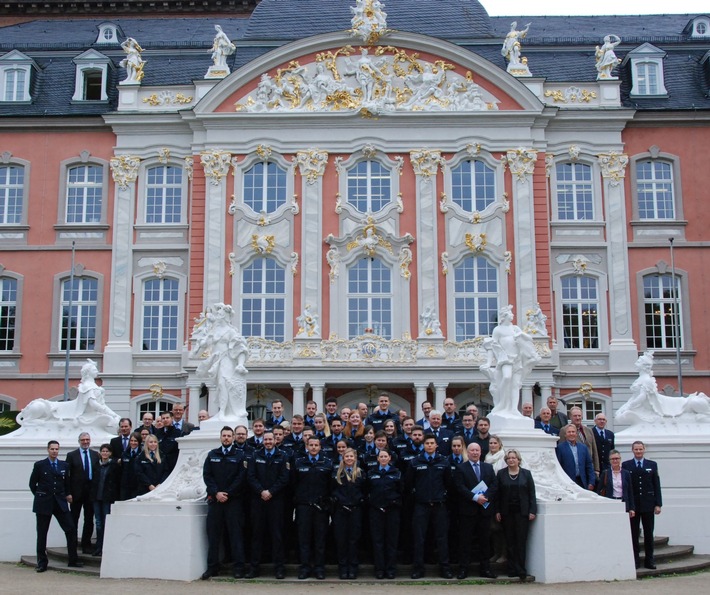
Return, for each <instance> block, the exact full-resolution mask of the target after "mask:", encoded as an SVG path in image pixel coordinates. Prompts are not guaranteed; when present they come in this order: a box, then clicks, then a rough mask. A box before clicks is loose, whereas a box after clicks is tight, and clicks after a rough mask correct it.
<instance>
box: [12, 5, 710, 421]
mask: <svg viewBox="0 0 710 595" xmlns="http://www.w3.org/2000/svg"><path fill="white" fill-rule="evenodd" d="M52 4H57V3H51V2H47V3H45V4H44V5H36V4H34V5H30V4H26V3H18V4H17V8H16V11H15V13H14V14H10V15H7V16H6V17H0V19H2V20H1V21H0V23H2V24H3V26H2V27H1V28H0V289H1V292H0V300H1V302H0V377H2V387H1V388H0V402H1V403H2V406H3V407H5V408H13V409H19V408H21V407H23V406H24V405H26V404H27V403H28V402H29V401H30V400H31V399H33V398H35V397H44V398H56V399H62V398H63V394H64V388H63V383H64V373H65V359H66V353H67V349H68V351H69V355H70V361H71V364H70V370H71V374H70V377H71V378H72V384H76V379H77V377H78V369H79V367H80V366H81V364H82V363H84V362H85V361H86V358H92V359H94V360H96V361H97V362H98V363H99V368H100V369H101V370H102V378H103V383H104V387H105V389H106V397H107V403H108V404H109V405H110V406H111V407H112V408H113V409H114V410H115V411H117V412H118V413H121V414H124V415H128V416H130V417H131V418H133V419H136V418H137V417H139V416H140V414H141V413H142V412H143V411H155V410H158V409H160V408H166V407H170V406H171V403H173V402H175V401H176V400H185V401H187V402H188V403H189V405H190V409H189V411H190V417H191V419H194V418H195V417H196V414H197V410H198V409H200V408H205V407H209V406H210V405H212V406H214V404H210V403H209V388H210V387H209V386H204V385H203V384H202V383H203V380H201V379H200V378H197V376H196V374H195V368H196V364H197V363H198V360H196V359H195V358H193V357H191V355H190V348H191V346H190V335H191V332H192V329H193V326H194V324H195V320H197V319H199V318H200V316H201V314H202V313H203V312H204V311H205V309H206V308H207V307H209V306H211V305H212V304H215V303H218V302H224V303H228V304H232V305H233V307H234V312H235V314H234V323H235V324H236V325H237V326H238V327H239V328H240V330H241V332H242V334H243V335H244V336H245V337H246V338H247V340H248V344H249V349H250V358H249V361H248V364H247V367H248V368H249V376H248V380H249V401H248V405H249V406H250V407H251V410H252V413H253V414H259V413H261V412H262V411H263V408H264V406H265V405H266V404H268V402H270V401H271V399H273V398H275V397H277V396H280V397H281V398H283V399H284V401H285V403H286V404H287V407H286V409H287V413H300V412H303V410H304V405H305V401H306V400H308V399H314V400H315V401H316V402H318V403H319V404H320V408H322V403H323V400H324V398H326V397H329V396H334V397H336V398H337V399H338V402H339V404H340V405H341V406H345V405H351V404H353V403H356V402H358V401H363V400H364V401H370V402H376V397H377V395H378V394H379V393H380V392H382V391H384V392H387V393H389V394H390V396H391V399H392V401H393V406H394V407H398V408H404V409H405V410H407V411H408V412H411V413H413V414H415V417H419V415H418V413H419V405H420V404H421V402H423V401H424V400H426V399H428V400H431V401H434V402H435V404H436V405H437V406H438V407H439V408H440V407H441V405H442V403H443V399H444V397H445V396H451V397H453V398H454V399H455V400H456V402H457V404H458V405H459V406H460V407H463V406H465V405H466V404H468V403H471V402H475V403H476V404H478V405H479V407H481V408H482V410H483V411H485V410H486V408H487V407H490V405H491V401H490V395H489V394H488V390H487V389H488V380H487V378H486V376H485V375H484V374H483V373H482V372H481V371H479V366H480V365H481V364H482V363H484V361H485V353H484V349H483V346H482V343H483V339H484V338H485V337H487V336H488V335H489V334H490V332H491V330H492V328H493V327H494V326H495V325H496V323H497V317H498V310H499V308H500V307H502V306H504V305H507V304H512V305H513V306H514V309H515V313H516V318H517V324H518V325H519V326H520V327H522V328H523V329H525V330H527V331H528V332H530V333H531V334H532V335H533V337H534V339H535V344H536V347H537V350H538V353H539V354H540V355H541V356H542V359H541V362H540V363H539V364H538V365H537V367H536V368H535V370H534V371H533V373H532V375H531V376H530V378H529V379H528V385H527V386H526V387H524V391H523V392H524V394H523V400H534V402H535V406H536V409H537V408H538V407H539V406H540V405H541V404H542V403H543V402H544V399H545V397H546V396H548V395H551V394H552V395H556V396H558V397H560V398H562V399H563V400H564V401H565V402H566V403H568V404H569V403H582V404H583V405H584V408H585V411H586V414H587V418H588V419H592V418H593V416H594V414H595V413H596V412H599V411H605V412H606V413H607V414H609V415H610V419H611V415H612V414H613V411H615V410H616V409H618V407H619V406H620V405H621V404H623V403H624V402H625V401H626V400H627V398H628V396H629V386H630V385H631V383H632V382H633V380H634V378H635V377H636V375H637V373H636V371H635V369H634V363H635V361H636V359H637V358H638V356H639V353H640V352H642V351H644V350H645V349H648V348H650V349H654V350H655V352H656V358H655V361H656V370H655V375H656V377H657V379H658V382H659V387H660V388H661V390H666V391H668V392H672V391H673V390H677V380H676V374H677V370H678V367H679V366H678V355H679V356H680V367H681V369H682V377H683V390H684V392H686V393H688V392H693V391H700V390H705V391H706V392H707V386H706V379H707V377H708V370H710V350H709V349H708V347H707V346H708V345H710V336H709V334H710V328H709V326H708V324H707V313H706V304H705V301H704V300H705V297H707V296H708V295H710V275H707V268H708V267H707V264H708V262H709V261H708V257H709V256H710V252H709V243H708V235H707V234H708V231H707V230H708V224H709V223H710V216H708V214H707V213H708V211H707V208H706V206H705V204H704V203H703V200H704V199H705V197H706V194H707V188H706V186H707V181H706V175H707V172H708V170H709V169H710V158H709V157H708V152H707V147H708V146H710V99H708V93H709V91H710V17H708V15H663V16H659V15H656V16H617V17H520V18H518V19H517V23H518V24H520V26H518V25H517V24H516V23H513V24H512V26H511V21H513V19H512V18H509V17H490V16H489V15H488V14H487V13H486V11H485V9H484V7H483V6H482V5H481V4H480V3H479V2H477V1H475V0H387V1H386V2H383V3H380V2H377V1H376V0H357V1H356V0H262V1H261V2H258V3H256V2H241V3H232V4H230V5H229V6H228V7H227V8H225V6H227V5H225V4H221V5H220V7H221V8H220V9H219V10H221V11H222V12H214V11H215V10H217V8H215V7H216V6H217V3H213V2H207V3H204V6H203V10H202V11H201V12H193V13H192V14H187V13H186V12H185V10H186V9H185V8H184V7H183V6H182V3H170V2H168V3H165V5H166V6H168V5H171V4H175V6H176V7H177V6H178V5H179V7H178V8H175V10H174V11H169V12H167V11H165V12H163V13H153V14H148V13H144V12H141V11H140V10H139V9H137V8H136V9H132V8H131V6H129V4H128V3H118V4H111V6H108V4H107V3H104V2H95V3H93V4H92V6H93V9H92V12H91V15H93V16H90V15H86V14H80V13H77V14H76V15H75V17H73V16H71V14H72V13H71V12H67V13H65V14H63V15H56V14H54V13H53V12H52V10H51V8H52V6H51V5H52ZM94 5H95V6H94ZM42 6H44V7H45V9H44V10H42ZM38 7H39V8H38ZM112 7H113V8H112ZM210 9H213V10H212V11H210ZM32 10H35V11H37V12H32ZM112 10H113V13H112V12H111V11H112ZM155 10H158V9H155ZM227 10H230V11H231V12H226V11H227ZM132 11H135V12H132ZM96 15H100V17H99V18H96ZM527 23H530V25H529V27H527V26H526V25H527ZM215 25H219V26H220V28H221V30H218V29H216V28H215ZM617 36H618V37H617ZM605 37H606V39H605ZM671 238H672V240H673V241H672V242H670V241H669V239H671ZM671 244H672V250H673V252H671ZM72 245H74V247H75V256H74V265H73V270H72ZM671 254H673V258H674V260H673V262H671ZM72 273H73V274H72ZM673 273H675V276H674V275H673Z"/></svg>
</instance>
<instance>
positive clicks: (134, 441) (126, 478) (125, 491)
mask: <svg viewBox="0 0 710 595" xmlns="http://www.w3.org/2000/svg"><path fill="white" fill-rule="evenodd" d="M140 456H141V435H140V434H139V433H138V432H133V434H131V437H130V438H129V439H128V448H127V449H126V450H124V451H123V453H122V454H121V489H120V491H119V497H118V499H119V500H131V499H132V498H135V497H136V496H137V495H138V477H137V476H136V461H137V460H138V458H139V457H140Z"/></svg>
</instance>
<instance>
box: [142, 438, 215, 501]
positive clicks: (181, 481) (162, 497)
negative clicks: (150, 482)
mask: <svg viewBox="0 0 710 595" xmlns="http://www.w3.org/2000/svg"><path fill="white" fill-rule="evenodd" d="M208 452H209V451H207V450H204V451H202V452H200V453H194V454H191V455H189V456H187V457H181V458H180V460H179V463H178V465H177V466H176V467H175V469H173V472H172V473H171V474H170V476H169V477H168V478H167V479H166V480H165V481H164V482H163V483H161V484H160V485H159V486H158V487H157V488H155V489H154V490H153V491H151V492H148V493H147V494H143V495H142V496H138V497H136V500H137V501H138V502H164V501H168V502H175V501H182V502H197V501H199V500H204V499H205V498H206V497H207V487H206V486H205V482H204V480H203V477H202V467H203V464H204V462H205V458H206V457H207V453H208Z"/></svg>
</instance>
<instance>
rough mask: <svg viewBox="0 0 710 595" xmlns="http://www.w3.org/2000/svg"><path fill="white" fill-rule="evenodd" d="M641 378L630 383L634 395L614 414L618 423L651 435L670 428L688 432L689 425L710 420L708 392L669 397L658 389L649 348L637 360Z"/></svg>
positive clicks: (651, 352) (651, 353)
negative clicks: (645, 431)
mask: <svg viewBox="0 0 710 595" xmlns="http://www.w3.org/2000/svg"><path fill="white" fill-rule="evenodd" d="M636 369H637V370H638V372H639V377H638V378H637V379H636V380H634V383H633V384H632V385H631V398H630V399H629V400H628V401H627V402H626V403H624V404H623V405H622V406H621V407H619V410H618V411H617V412H616V415H615V416H614V418H615V420H616V422H617V423H620V424H628V425H630V426H632V427H633V429H635V430H639V429H643V430H647V431H649V432H650V433H652V434H659V433H667V432H668V431H669V430H673V429H675V430H676V431H688V429H689V426H692V425H697V424H703V425H704V427H705V428H706V429H705V430H704V431H705V432H707V427H708V426H707V424H708V423H710V398H708V396H707V395H706V394H705V393H693V394H691V395H688V396H687V397H668V396H666V395H662V394H660V393H659V392H658V386H657V385H656V379H655V378H654V377H653V351H651V350H647V351H646V352H645V353H644V354H643V355H642V356H641V357H639V358H638V360H636Z"/></svg>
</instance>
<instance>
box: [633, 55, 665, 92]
mask: <svg viewBox="0 0 710 595" xmlns="http://www.w3.org/2000/svg"><path fill="white" fill-rule="evenodd" d="M659 70H660V65H659V64H658V63H657V62H637V63H636V88H637V89H638V94H639V95H659V94H660V92H661V88H660V76H659Z"/></svg>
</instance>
